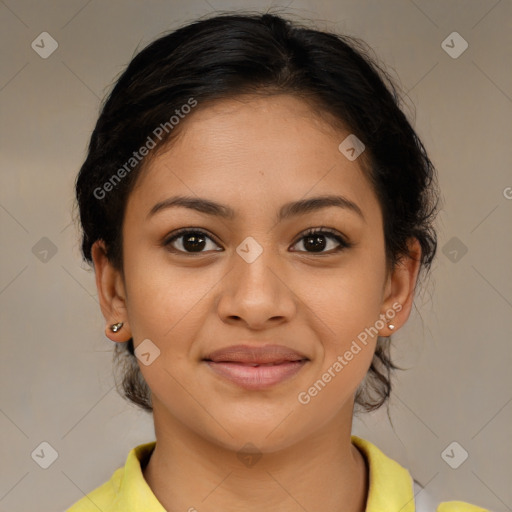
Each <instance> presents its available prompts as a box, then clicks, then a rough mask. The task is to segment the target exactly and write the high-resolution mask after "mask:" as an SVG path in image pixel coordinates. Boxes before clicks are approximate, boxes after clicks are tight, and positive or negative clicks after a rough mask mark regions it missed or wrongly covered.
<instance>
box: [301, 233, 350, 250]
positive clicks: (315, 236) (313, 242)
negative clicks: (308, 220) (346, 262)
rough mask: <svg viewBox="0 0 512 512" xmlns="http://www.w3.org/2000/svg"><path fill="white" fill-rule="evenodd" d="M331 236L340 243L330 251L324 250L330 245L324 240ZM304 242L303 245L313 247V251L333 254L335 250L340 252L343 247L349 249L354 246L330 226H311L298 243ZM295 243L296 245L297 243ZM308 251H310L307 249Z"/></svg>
mask: <svg viewBox="0 0 512 512" xmlns="http://www.w3.org/2000/svg"><path fill="white" fill-rule="evenodd" d="M328 238H330V239H331V240H335V241H336V242H337V243H338V247H334V250H332V251H330V252H325V251H323V250H324V249H325V247H326V246H327V245H328V244H327V243H326V242H325V241H324V240H325V239H328ZM299 242H302V243H303V247H306V248H309V249H312V251H311V252H312V253H320V254H332V253H333V252H339V251H342V250H343V249H348V248H350V247H352V244H351V243H350V242H347V240H345V238H344V237H343V236H341V235H340V234H338V232H337V231H334V230H333V229H330V228H324V227H321V228H310V229H308V230H307V231H306V232H305V233H304V234H303V235H302V236H301V238H300V239H299V240H298V242H296V244H297V243H299ZM296 244H295V245H296ZM306 252H310V251H308V250H306Z"/></svg>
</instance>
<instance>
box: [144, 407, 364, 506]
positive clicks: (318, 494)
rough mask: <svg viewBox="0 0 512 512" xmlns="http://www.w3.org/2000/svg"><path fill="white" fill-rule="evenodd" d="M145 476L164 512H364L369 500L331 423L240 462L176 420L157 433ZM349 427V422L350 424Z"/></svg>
mask: <svg viewBox="0 0 512 512" xmlns="http://www.w3.org/2000/svg"><path fill="white" fill-rule="evenodd" d="M159 424H160V422H157V417H156V415H155V432H156V433H157V443H156V446H155V449H154V451H153V453H152V455H151V458H150V460H149V462H148V464H147V466H146V467H145V468H144V470H143V474H144V478H145V479H146V481H147V483H148V485H149V486H150V488H151V489H152V491H153V493H154V494H155V496H156V498H157V499H158V500H159V501H160V503H161V504H162V506H163V507H164V508H165V509H166V510H180V509H181V510H191V511H193V510H194V509H197V510H201V508H208V509H209V510H222V511H223V512H231V511H233V512H234V511H237V512H238V511H240V510H244V511H246V512H263V511H267V510H268V509H269V508H273V509H276V510H280V511H282V512H299V511H300V512H304V510H321V509H324V508H326V509H328V510H333V511H336V510H340V511H341V510H343V511H344V512H364V510H365V509H366V501H367V496H368V484H369V477H368V467H367V463H366V459H365V457H364V456H363V455H362V454H361V452H360V451H359V450H358V449H357V448H356V447H355V446H354V445H352V443H351V441H350V428H348V429H347V428H343V427H342V426H341V425H340V422H338V421H331V422H330V423H329V424H327V425H326V426H325V427H324V428H322V429H321V431H317V432H315V433H314V435H311V436H310V437H309V438H307V439H303V440H301V441H300V443H296V444H293V445H290V446H288V447H286V448H283V449H281V450H278V451H272V452H270V453H268V452H265V453H262V454H256V455H253V456H252V458H250V456H249V457H244V456H243V454H241V453H240V452H237V451H235V450H232V449H229V448H226V447H223V446H219V444H216V443H214V442H212V441H209V440H207V439H205V438H204V437H202V436H199V435H198V434H197V433H195V432H193V431H192V430H190V429H188V428H186V427H185V426H184V425H183V424H181V423H179V422H178V421H176V422H175V423H174V424H173V425H170V423H169V418H168V417H166V420H165V423H163V422H162V424H165V425H166V426H167V428H166V429H162V428H160V429H158V428H157V425H159ZM349 427H350V425H349Z"/></svg>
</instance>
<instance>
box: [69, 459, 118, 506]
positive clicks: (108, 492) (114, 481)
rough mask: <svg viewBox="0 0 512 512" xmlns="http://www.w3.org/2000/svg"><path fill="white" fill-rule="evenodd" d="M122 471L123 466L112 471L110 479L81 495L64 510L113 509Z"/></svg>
mask: <svg viewBox="0 0 512 512" xmlns="http://www.w3.org/2000/svg"><path fill="white" fill-rule="evenodd" d="M123 472H124V468H119V469H117V470H116V471H114V474H113V475H112V476H111V478H110V480H108V481H107V482H105V483H104V484H102V485H100V486H99V487H97V488H96V489H94V490H93V491H91V492H89V493H88V494H86V495H85V496H83V497H82V498H81V499H79V500H78V501H77V502H76V503H74V504H73V505H72V506H71V507H70V508H68V509H66V512H91V511H92V510H94V511H97V510H101V511H102V512H110V511H111V510H113V509H112V508H111V507H112V504H113V503H114V502H115V499H116V496H117V495H118V491H119V486H120V482H121V479H122V477H123Z"/></svg>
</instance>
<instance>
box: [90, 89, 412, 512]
mask: <svg viewBox="0 0 512 512" xmlns="http://www.w3.org/2000/svg"><path fill="white" fill-rule="evenodd" d="M181 128H182V129H183V131H182V132H181V134H180V137H179V138H177V139H176V140H175V141H174V142H173V143H172V145H171V146H170V148H168V150H166V151H165V152H164V153H162V154H160V155H159V156H157V157H156V158H155V159H154V160H152V161H151V163H150V165H149V166H148V168H147V169H145V170H144V172H143V173H142V174H141V175H140V176H139V178H138V181H137V184H136V187H135V188H134V190H133V191H132V193H131V194H130V196H129V199H128V204H127V208H126V214H125V219H124V223H123V254H124V260H123V264H124V269H123V270H124V271H123V273H121V272H120V271H118V270H117V269H115V268H114V267H113V266H112V265H111V264H110V262H109V261H108V259H107V258H106V256H105V250H104V246H103V243H102V242H101V241H98V242H96V243H95V244H94V247H93V260H94V265H95V271H96V282H97V287H98V295H99V298H100V303H101V308H102V311H103V314H104V316H105V319H106V324H107V326H106V331H105V332H106V334H107V336H108V337H109V338H110V339H111V340H113V341H116V342H124V341H127V340H128V339H129V338H130V337H131V336H133V339H134V345H135V347H137V346H138V345H139V344H140V343H141V342H142V341H143V340H145V339H150V340H151V341H152V342H153V343H154V344H155V345H156V346H157V347H158V348H159V350H160V356H159V357H157V358H156V359H155V360H154V361H153V362H152V363H151V364H150V365H148V366H146V365H144V364H142V363H141V362H140V361H139V362H138V363H139V366H140V369H141V371H142V374H143V376H144V378H145V380H146V382H147V383H148V385H149V387H150V388H151V391H152V394H153V405H154V422H155V433H156V439H157V445H156V448H155V451H154V452H153V454H152V456H151V459H150V461H149V464H148V466H147V467H146V468H145V469H144V477H145V479H146V481H147V482H148V484H149V486H150V487H151V489H152V490H153V492H154V494H155V495H156V497H157V498H158V500H159V501H160V502H161V503H162V505H163V506H164V507H165V508H166V509H167V510H188V509H189V508H190V507H195V508H197V509H198V510H201V509H202V510H223V511H240V510H243V511H248V512H256V511H264V510H265V511H266V510H280V511H283V512H291V511H293V512H297V511H301V512H303V510H304V509H306V510H323V509H325V510H340V511H341V510H343V511H345V512H361V511H363V510H365V503H366V500H367V495H368V468H367V465H366V461H365V458H364V457H363V455H362V454H361V453H360V452H359V450H358V449H357V448H356V447H355V446H353V445H352V444H351V440H350V434H351V427H352V414H353V406H354V393H355V391H356V389H357V387H358V385H359V384H360V382H361V381H362V379H363V378H364V376H365V374H366V372H367V371H368V368H369V366H370V364H371V360H372V357H373V353H374V350H375V344H376V341H377V337H376V336H374V337H373V338H372V337H370V338H369V340H368V343H367V345H366V346H363V345H362V350H361V351H360V352H358V354H357V355H355V356H354V358H353V359H352V360H351V361H350V362H349V363H348V364H347V365H346V366H345V367H344V368H343V370H342V371H341V372H339V373H337V374H336V377H335V378H333V379H332V380H331V382H329V383H328V384H327V385H326V386H325V387H324V388H323V389H322V391H321V392H319V393H318V394H317V396H315V397H313V398H312V399H311V401H310V402H309V403H308V404H307V405H303V404H301V403H299V401H298V399H297V395H298V393H299V392H301V391H307V390H308V388H310V387H311V385H312V384H313V383H314V382H315V381H317V380H318V379H319V378H321V376H322V374H324V373H325V372H326V371H327V369H328V368H329V367H330V366H332V365H333V363H334V362H335V361H336V359H337V357H338V355H340V354H344V353H345V352H346V351H347V350H348V349H349V347H350V345H351V343H352V341H353V340H355V339H356V338H357V335H358V334H359V333H361V332H362V331H364V329H365V327H370V326H373V325H374V324H375V322H376V321H377V320H378V319H379V318H380V315H381V314H384V313H385V312H386V311H388V310H390V309H392V305H393V304H394V303H397V302H398V303H400V304H401V305H402V309H401V311H400V312H399V313H397V314H396V316H395V317H394V319H393V321H392V323H393V324H394V325H395V326H396V327H395V329H394V330H393V331H391V330H390V329H389V328H388V327H387V325H384V327H383V328H382V329H380V330H379V335H380V336H389V335H390V334H391V332H396V331H397V330H398V329H399V328H400V327H401V326H402V325H403V324H404V323H405V322H406V320H407V318H408V316H409V313H410V310H411V306H412V300H413V295H414V287H415V284H416V279H417V275H418V270H419V255H420V246H419V243H418V242H417V240H415V239H412V240H411V243H410V257H407V258H404V259H403V260H402V261H401V263H400V264H399V265H398V266H397V267H395V269H393V271H392V272H388V271H387V267H386V260H385V252H384V247H385V246H384V233H383V220H382V213H381V208H380V205H379V203H378V201H377V197H376V195H375V193H374V192H373V190H372V188H371V186H370V183H369V181H368V180H367V179H366V177H365V176H364V174H363V172H362V170H361V167H360V159H356V160H355V161H349V160H348V159H347V158H346V157H345V156H344V155H343V154H342V153H340V151H339V150H338V145H339V144H340V142H341V141H342V140H343V139H344V138H345V137H346V136H347V135H348V134H349V133H350V132H349V131H341V130H340V129H339V128H337V129H334V128H333V127H331V125H329V124H327V123H326V121H325V120H322V119H321V118H320V117H319V114H318V111H314V110H312V109H311V107H310V106H308V105H307V104H306V103H304V102H303V101H302V100H300V99H298V98H295V97H292V96H289V95H279V96H272V97H265V98H263V97H244V98H243V99H241V98H238V99H230V100H222V101H218V102H216V103H213V104H211V105H208V106H203V108H201V106H199V107H198V109H197V110H196V111H195V112H194V113H193V114H191V115H190V116H189V117H188V118H187V119H186V120H185V121H183V125H182V126H181ZM178 194H179V195H191V196H199V197H203V198H208V199H211V200H214V201H216V202H219V203H223V204H225V205H228V206H230V207H231V208H233V209H234V210H235V211H236V216H235V217H234V218H233V219H220V218H216V217H212V216H209V215H206V214H204V213H200V212H197V211H193V210H190V209H186V208H183V207H180V208H168V209H162V210H161V211H159V212H158V213H156V214H155V215H153V216H150V217H148V213H149V212H150V210H151V209H152V207H153V206H154V205H155V204H156V203H158V202H159V201H162V200H165V199H167V198H169V197H171V196H173V195H178ZM324 194H338V195H343V196H345V197H347V198H349V199H350V200H351V201H353V202H354V203H356V204H357V205H358V206H359V208H360V209H361V211H362V213H363V215H364V219H363V218H361V217H360V216H358V215H357V214H356V213H355V212H353V211H351V210H349V209H342V208H337V207H328V208H324V209H321V210H318V211H313V212H308V213H306V214H303V215H300V216H297V217H292V218H289V219H286V220H283V221H282V222H279V223H276V222H275V216H276V214H277V212H278V211H279V208H280V207H281V206H282V205H283V204H284V203H287V202H289V201H296V200H300V199H304V198H310V197H313V196H319V195H324ZM317 227H329V228H332V229H333V230H336V231H337V232H339V233H340V234H341V235H344V236H345V237H346V239H348V240H349V241H350V242H351V243H352V244H353V246H352V247H350V248H346V249H342V250H341V251H339V252H335V249H336V248H337V247H339V243H338V242H337V241H336V240H335V239H332V238H330V236H329V235H324V238H323V239H322V240H324V241H325V243H326V244H327V245H326V247H325V248H324V249H318V250H321V251H322V253H321V254H320V253H318V252H314V251H315V249H314V248H313V249H312V248H311V246H309V247H308V246H307V245H305V244H306V239H304V238H302V237H303V236H304V235H303V232H304V231H305V230H307V229H308V228H317ZM179 228H201V229H202V230H203V231H206V232H207V233H208V234H211V235H213V236H212V237H211V239H209V238H206V245H204V248H203V249H200V250H202V253H200V254H198V253H191V250H190V245H188V246H187V245H186V240H185V239H186V237H187V235H185V237H181V238H179V239H177V240H175V241H174V242H173V244H172V245H170V246H168V247H165V245H164V241H165V240H166V239H168V238H169V236H168V235H169V234H171V233H172V232H173V231H176V230H177V229H179ZM247 237H253V238H254V239H255V240H256V241H257V243H258V244H259V245H260V246H261V248H262V251H263V252H262V253H261V255H260V256H259V257H258V258H257V259H256V260H255V261H253V262H252V263H248V262H246V261H245V260H244V259H243V258H242V257H240V256H239V254H238V253H237V251H236V248H237V247H238V246H239V245H240V244H241V243H242V242H243V241H244V240H245V239H246V238H247ZM182 243H183V244H184V245H182ZM172 248H174V250H175V252H172V250H171V249H172ZM187 248H188V252H187ZM219 249H223V250H220V251H219ZM180 250H181V251H182V252H181V253H180V252H179V251H180ZM192 250H193V249H192ZM120 321H121V322H124V326H123V328H122V329H121V330H120V331H119V332H118V333H113V332H111V331H110V329H109V328H108V326H110V325H111V324H113V323H115V322H120ZM244 341H249V342H250V341H252V342H254V343H257V344H261V345H264V344H271V343H278V344H283V345H286V346H289V347H292V348H294V349H296V350H299V351H301V352H303V353H305V354H306V355H307V356H308V358H309V359H310V361H308V363H307V364H306V365H305V366H304V368H302V370H301V371H300V372H299V373H298V374H296V375H295V376H294V377H293V378H291V379H289V380H287V381H284V382H282V383H280V384H278V385H276V386H274V387H272V388H270V389H268V390H265V391H247V390H244V389H242V388H240V387H238V386H236V385H235V384H233V383H231V382H229V381H226V380H223V379H222V378H221V377H219V376H217V375H216V374H214V373H213V372H212V371H211V370H210V368H209V367H208V366H207V365H206V364H205V363H204V362H203V361H202V359H203V358H204V357H206V355H207V354H208V353H209V352H210V351H212V350H215V349H219V348H223V347H226V346H229V345H233V344H238V343H243V342H244ZM246 443H251V444H252V445H254V446H256V447H257V449H258V450H259V452H260V453H261V455H262V456H261V458H260V459H259V460H258V461H257V462H256V463H255V464H254V465H252V466H250V467H247V466H246V465H245V464H243V463H242V462H241V461H240V459H239V458H238V457H237V454H238V453H239V452H240V450H241V449H242V447H243V446H244V445H246ZM203 500H204V501H203Z"/></svg>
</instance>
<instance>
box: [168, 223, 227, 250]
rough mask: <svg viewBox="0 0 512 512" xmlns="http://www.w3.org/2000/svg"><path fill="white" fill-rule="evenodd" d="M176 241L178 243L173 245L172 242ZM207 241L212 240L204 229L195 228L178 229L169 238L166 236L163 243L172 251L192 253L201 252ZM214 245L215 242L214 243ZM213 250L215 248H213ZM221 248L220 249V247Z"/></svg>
mask: <svg viewBox="0 0 512 512" xmlns="http://www.w3.org/2000/svg"><path fill="white" fill-rule="evenodd" d="M175 241H178V244H176V245H177V246H178V247H176V245H174V242H175ZM208 241H211V242H213V243H215V242H214V241H213V239H212V238H211V237H210V236H209V235H207V234H206V233H205V232H204V231H201V230H197V229H194V230H192V229H183V230H179V231H178V232H177V233H175V234H173V235H172V236H171V237H170V238H168V239H167V240H166V241H165V242H164V245H165V246H166V247H167V248H169V247H170V249H169V250H171V251H173V252H181V253H185V254H187V253H188V254H193V253H198V254H200V253H202V252H206V251H204V249H205V247H207V246H208ZM215 245H216V243H215ZM214 250H215V249H214ZM221 250H222V249H221Z"/></svg>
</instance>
